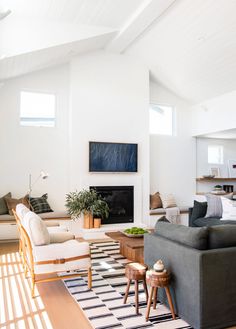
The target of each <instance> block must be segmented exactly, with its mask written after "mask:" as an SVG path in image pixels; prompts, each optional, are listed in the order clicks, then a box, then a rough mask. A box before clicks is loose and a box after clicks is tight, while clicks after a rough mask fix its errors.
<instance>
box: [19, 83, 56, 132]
mask: <svg viewBox="0 0 236 329" xmlns="http://www.w3.org/2000/svg"><path fill="white" fill-rule="evenodd" d="M22 92H26V93H32V94H33V93H34V94H46V95H54V96H55V109H54V113H55V120H54V126H51V127H50V126H48V127H47V126H30V125H29V126H25V125H22V124H21V93H22ZM57 108H58V94H57V93H56V92H55V91H53V92H52V91H49V90H42V89H28V88H21V89H20V92H19V125H20V127H21V128H46V129H48V128H50V129H54V128H57V112H58V111H57Z"/></svg>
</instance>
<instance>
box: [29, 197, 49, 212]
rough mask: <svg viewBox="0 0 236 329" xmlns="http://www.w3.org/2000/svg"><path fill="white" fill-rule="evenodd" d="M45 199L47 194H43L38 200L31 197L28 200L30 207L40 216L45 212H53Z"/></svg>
mask: <svg viewBox="0 0 236 329" xmlns="http://www.w3.org/2000/svg"><path fill="white" fill-rule="evenodd" d="M47 198H48V195H47V193H46V194H43V195H42V196H41V197H39V198H32V197H30V198H29V203H30V206H31V208H32V210H33V211H34V212H35V213H36V214H42V213H45V212H52V211H53V210H52V209H51V207H50V205H49V204H48V202H47Z"/></svg>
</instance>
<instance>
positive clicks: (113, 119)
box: [70, 51, 149, 222]
mask: <svg viewBox="0 0 236 329" xmlns="http://www.w3.org/2000/svg"><path fill="white" fill-rule="evenodd" d="M148 104H149V72H148V70H147V69H146V68H145V67H143V66H142V65H140V64H138V63H136V62H135V60H134V59H133V58H129V57H127V56H124V55H115V54H111V53H108V52H104V51H100V52H96V53H91V54H88V55H85V56H80V57H78V58H77V59H74V60H73V61H72V63H71V132H72V133H71V163H70V168H71V181H70V187H71V189H75V188H77V189H80V188H83V187H85V188H86V187H88V186H91V185H104V186H106V185H134V190H135V192H134V210H135V214H134V215H135V221H136V222H139V221H144V222H145V220H146V218H147V215H148V203H149V200H148V198H149V138H148ZM89 141H107V142H133V143H138V168H139V169H138V173H126V174H110V173H109V174H108V173H107V174H101V173H100V174H96V173H89V172H88V165H89V163H88V160H89V158H88V142H89Z"/></svg>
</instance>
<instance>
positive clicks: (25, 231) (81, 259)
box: [14, 211, 92, 297]
mask: <svg viewBox="0 0 236 329" xmlns="http://www.w3.org/2000/svg"><path fill="white" fill-rule="evenodd" d="M14 215H15V217H16V220H17V225H18V229H19V232H20V245H21V247H20V248H21V254H22V258H23V263H24V270H25V274H26V273H27V272H29V273H30V277H31V282H32V290H31V293H32V297H34V288H35V284H36V283H39V282H48V281H53V280H61V279H65V278H71V277H75V276H85V275H87V276H88V288H89V289H91V287H92V271H91V257H90V247H89V244H88V243H87V242H78V241H77V240H75V239H70V240H68V239H66V241H65V242H61V243H50V235H49V239H48V235H47V228H46V226H42V229H40V227H41V225H42V223H41V222H40V218H39V217H38V216H37V215H36V214H34V213H33V212H31V211H30V212H28V213H27V214H26V215H25V216H24V220H23V222H22V221H20V220H19V218H18V216H17V214H16V212H14ZM37 230H38V232H37ZM42 231H44V232H42ZM36 234H38V235H39V237H36ZM43 235H45V236H46V238H45V237H44V236H43ZM44 238H45V239H46V240H45V241H43V239H44ZM39 242H40V243H39ZM43 242H45V244H44V243H43ZM69 272H70V273H72V274H69ZM58 273H60V276H58V275H57V274H58ZM42 274H50V277H48V278H42V277H41V275H42ZM52 274H54V276H51V275H52Z"/></svg>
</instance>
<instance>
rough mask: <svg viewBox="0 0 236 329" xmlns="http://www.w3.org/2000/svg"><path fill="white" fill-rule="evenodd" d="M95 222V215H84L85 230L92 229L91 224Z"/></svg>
mask: <svg viewBox="0 0 236 329" xmlns="http://www.w3.org/2000/svg"><path fill="white" fill-rule="evenodd" d="M92 222H93V215H92V214H91V212H86V213H84V228H91V223H92Z"/></svg>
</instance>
